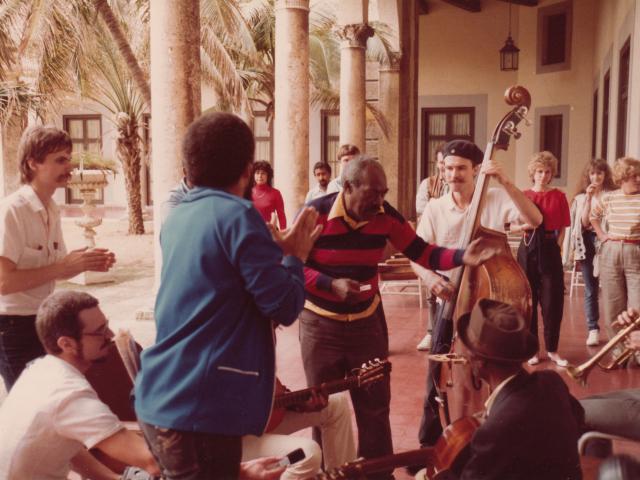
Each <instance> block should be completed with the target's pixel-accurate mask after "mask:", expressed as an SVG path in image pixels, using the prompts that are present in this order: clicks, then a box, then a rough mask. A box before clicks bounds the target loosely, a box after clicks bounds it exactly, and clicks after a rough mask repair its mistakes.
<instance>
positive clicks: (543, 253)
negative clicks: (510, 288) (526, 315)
mask: <svg viewBox="0 0 640 480" xmlns="http://www.w3.org/2000/svg"><path fill="white" fill-rule="evenodd" d="M536 233H537V232H536ZM518 262H519V263H520V266H521V267H522V269H523V270H524V271H525V273H526V274H527V278H528V279H529V284H530V285H531V300H532V302H531V303H532V309H533V311H532V313H531V333H533V334H534V335H535V336H536V338H537V337H538V304H540V307H541V309H542V323H543V326H544V344H545V347H546V349H547V352H557V351H558V342H559V340H560V324H561V323H562V309H563V308H564V270H563V269H562V255H561V254H560V246H559V245H558V242H557V241H556V239H555V238H545V239H544V241H542V242H540V243H539V245H538V247H537V248H535V249H532V250H531V249H529V251H527V248H526V246H525V245H524V243H523V242H521V243H520V246H519V247H518Z"/></svg>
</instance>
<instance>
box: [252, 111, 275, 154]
mask: <svg viewBox="0 0 640 480" xmlns="http://www.w3.org/2000/svg"><path fill="white" fill-rule="evenodd" d="M253 115H254V117H253V135H254V136H255V138H256V154H255V159H256V161H257V160H266V161H267V162H269V163H271V165H273V155H272V153H273V142H272V138H271V132H270V131H269V122H268V121H267V112H253Z"/></svg>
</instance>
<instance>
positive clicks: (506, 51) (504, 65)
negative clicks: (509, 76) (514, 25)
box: [500, 35, 520, 72]
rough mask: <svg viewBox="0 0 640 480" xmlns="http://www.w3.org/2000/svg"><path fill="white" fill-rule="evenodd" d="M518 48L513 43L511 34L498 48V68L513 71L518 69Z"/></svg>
mask: <svg viewBox="0 0 640 480" xmlns="http://www.w3.org/2000/svg"><path fill="white" fill-rule="evenodd" d="M519 53H520V49H519V48H518V47H516V44H515V43H513V38H511V35H509V36H508V37H507V40H506V41H505V42H504V47H502V48H501V49H500V70H502V71H505V72H506V71H513V70H518V54H519Z"/></svg>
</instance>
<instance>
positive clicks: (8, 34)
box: [0, 0, 24, 80]
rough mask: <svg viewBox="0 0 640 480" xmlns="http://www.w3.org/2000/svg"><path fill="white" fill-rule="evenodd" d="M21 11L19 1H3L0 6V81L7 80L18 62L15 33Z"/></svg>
mask: <svg viewBox="0 0 640 480" xmlns="http://www.w3.org/2000/svg"><path fill="white" fill-rule="evenodd" d="M23 11H24V8H23V2H22V1H21V0H4V1H3V2H2V3H1V4H0V80H3V79H5V78H7V74H8V71H9V70H11V69H12V67H13V65H14V64H15V63H16V62H17V61H18V57H17V52H18V45H17V44H16V31H17V28H18V24H19V23H20V19H21V13H22V12H23Z"/></svg>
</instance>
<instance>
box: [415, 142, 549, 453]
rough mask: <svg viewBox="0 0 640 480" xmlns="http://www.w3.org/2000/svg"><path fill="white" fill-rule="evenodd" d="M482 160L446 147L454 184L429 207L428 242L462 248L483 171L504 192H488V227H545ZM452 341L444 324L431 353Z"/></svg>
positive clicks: (425, 420) (429, 439)
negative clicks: (478, 177)
mask: <svg viewBox="0 0 640 480" xmlns="http://www.w3.org/2000/svg"><path fill="white" fill-rule="evenodd" d="M483 158H484V153H483V152H482V150H480V149H479V148H478V147H477V146H476V145H475V144H474V143H473V142H470V141H468V140H452V141H450V142H448V143H447V144H446V145H445V146H444V163H445V166H444V167H445V180H446V181H447V183H448V184H449V192H448V193H447V194H446V195H443V196H441V197H440V198H437V199H433V200H431V201H429V203H427V206H426V207H425V210H424V213H423V215H422V217H421V218H420V223H419V224H418V228H417V229H416V232H417V234H418V235H419V236H420V237H422V238H423V239H424V240H425V241H426V242H433V243H437V244H438V245H444V246H447V247H450V248H451V247H457V246H458V244H459V241H460V238H462V236H463V235H462V232H463V228H464V223H465V220H466V217H467V212H468V209H469V205H470V204H471V200H472V198H473V193H474V191H475V179H476V176H477V175H478V173H479V172H480V170H481V169H482V172H483V173H484V174H485V175H489V176H491V177H493V178H495V179H496V180H497V181H498V183H499V184H500V185H501V187H502V188H489V189H488V190H487V192H486V195H485V202H484V206H483V209H482V212H481V216H480V223H481V225H482V226H483V227H485V228H490V229H492V230H497V231H499V232H504V231H505V224H511V223H516V224H519V223H527V224H530V225H533V226H537V225H540V223H541V222H542V214H541V213H540V211H539V210H538V208H537V207H536V206H535V205H534V203H533V202H532V201H531V200H529V199H528V198H527V197H526V196H525V195H524V193H522V191H520V190H519V189H518V188H517V187H516V186H515V185H514V184H513V182H512V181H511V179H510V178H509V177H508V176H507V174H506V173H505V172H504V170H503V169H502V166H501V165H500V164H499V163H498V162H496V161H494V160H491V159H488V160H487V161H486V162H485V163H484V164H483ZM413 268H414V270H415V271H416V274H418V275H419V276H420V277H421V278H422V280H423V281H424V283H425V285H426V286H427V288H428V289H429V291H430V292H431V293H432V294H434V295H436V296H437V297H440V298H442V299H448V298H450V297H451V296H452V295H453V293H454V286H453V285H452V284H451V283H450V282H449V281H448V280H447V279H446V277H444V276H442V275H441V274H439V273H437V272H435V271H432V270H428V269H426V268H423V267H421V266H419V265H416V264H413ZM452 335H453V321H452V319H444V318H439V319H438V322H437V323H436V324H435V325H434V327H433V338H432V345H431V352H432V353H444V352H446V351H448V350H449V346H450V344H451V338H452ZM429 370H430V371H429V377H428V378H427V393H426V398H425V402H424V411H423V417H422V421H421V425H420V432H419V440H420V444H421V445H422V446H428V445H433V444H434V443H435V442H436V440H437V439H438V437H439V436H440V434H441V433H442V426H441V425H440V421H439V418H438V405H437V403H436V402H435V389H434V388H433V381H434V379H435V381H436V382H437V379H438V377H439V373H440V369H439V365H436V366H435V367H430V369H429Z"/></svg>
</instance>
